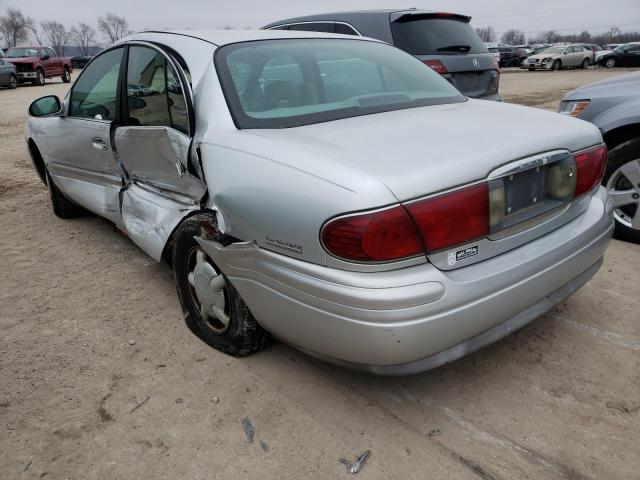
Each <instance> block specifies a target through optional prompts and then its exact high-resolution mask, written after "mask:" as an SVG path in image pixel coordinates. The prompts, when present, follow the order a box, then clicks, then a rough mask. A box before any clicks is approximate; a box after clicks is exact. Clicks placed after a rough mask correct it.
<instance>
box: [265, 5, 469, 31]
mask: <svg viewBox="0 0 640 480" xmlns="http://www.w3.org/2000/svg"><path fill="white" fill-rule="evenodd" d="M394 14H395V15H394ZM424 14H427V15H429V14H434V15H451V16H456V17H460V18H463V19H465V20H466V21H469V20H471V17H469V16H467V15H463V14H459V13H453V12H443V11H442V10H423V9H417V8H387V9H380V10H344V11H340V12H323V13H314V14H311V15H301V16H298V17H291V18H282V19H279V20H277V21H275V22H269V23H268V24H267V25H265V26H264V27H262V28H271V27H275V26H278V25H285V24H288V23H299V22H306V21H314V22H321V21H327V22H330V21H340V20H344V19H346V18H351V19H353V18H354V17H357V16H361V17H376V16H386V17H390V18H391V20H392V21H395V20H397V19H398V18H401V17H404V16H405V15H424Z"/></svg>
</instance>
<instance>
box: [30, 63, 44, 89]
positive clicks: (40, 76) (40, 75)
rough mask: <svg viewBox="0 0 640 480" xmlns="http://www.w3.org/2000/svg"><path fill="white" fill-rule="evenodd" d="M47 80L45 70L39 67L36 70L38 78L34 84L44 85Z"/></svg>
mask: <svg viewBox="0 0 640 480" xmlns="http://www.w3.org/2000/svg"><path fill="white" fill-rule="evenodd" d="M45 82H46V80H45V78H44V70H42V69H40V68H39V69H38V70H36V79H35V80H34V82H33V83H34V85H37V86H39V87H42V86H43V85H44V84H45Z"/></svg>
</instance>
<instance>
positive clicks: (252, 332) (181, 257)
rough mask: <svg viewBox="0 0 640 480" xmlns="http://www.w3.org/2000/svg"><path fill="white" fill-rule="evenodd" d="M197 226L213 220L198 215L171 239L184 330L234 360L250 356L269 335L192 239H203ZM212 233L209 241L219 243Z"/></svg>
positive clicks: (183, 224) (175, 279)
mask: <svg viewBox="0 0 640 480" xmlns="http://www.w3.org/2000/svg"><path fill="white" fill-rule="evenodd" d="M202 222H206V223H207V224H209V225H215V219H214V218H213V217H212V216H210V215H206V214H197V215H194V216H193V217H190V218H188V219H187V220H185V221H184V222H183V223H182V224H181V225H180V226H179V227H178V229H177V230H176V233H175V235H174V249H173V262H172V263H173V275H174V282H175V285H176V290H177V292H178V298H179V300H180V304H181V306H182V314H183V316H184V319H185V322H186V324H187V326H188V327H189V329H190V330H191V331H192V332H193V333H195V334H196V335H197V336H198V337H199V338H200V339H201V340H203V341H204V342H205V343H207V344H208V345H210V346H212V347H213V348H215V349H217V350H220V351H222V352H224V353H227V354H229V355H233V356H234V357H244V356H246V355H250V354H252V353H255V352H257V351H259V350H261V349H262V348H264V347H265V346H266V345H267V343H268V341H269V338H270V337H269V334H268V333H267V332H266V331H265V330H263V329H262V327H261V326H260V325H258V322H256V319H255V318H254V317H253V315H252V314H251V312H250V311H249V308H248V307H247V304H246V303H244V301H243V300H242V298H241V297H240V294H239V293H238V291H237V290H236V289H235V288H234V287H233V285H232V284H231V283H230V282H229V281H228V280H227V278H226V276H225V275H224V274H223V273H222V272H221V271H220V269H219V268H218V267H217V266H216V264H215V263H214V262H213V261H212V260H211V259H210V258H209V257H208V256H207V254H206V253H205V252H204V251H203V250H202V248H201V247H200V245H199V244H198V242H197V241H196V239H195V237H198V236H202V235H203V233H202V226H201V224H202ZM213 230H214V233H213V236H214V240H215V241H218V242H220V243H224V236H223V235H222V234H221V233H220V232H219V231H218V229H217V228H215V227H214V229H213ZM210 235H211V234H209V236H210Z"/></svg>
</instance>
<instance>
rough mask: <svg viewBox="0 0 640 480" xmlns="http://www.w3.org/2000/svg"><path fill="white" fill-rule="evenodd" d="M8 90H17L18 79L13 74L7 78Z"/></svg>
mask: <svg viewBox="0 0 640 480" xmlns="http://www.w3.org/2000/svg"><path fill="white" fill-rule="evenodd" d="M9 88H11V89H14V88H18V79H17V78H16V76H15V75H14V74H11V76H10V77H9Z"/></svg>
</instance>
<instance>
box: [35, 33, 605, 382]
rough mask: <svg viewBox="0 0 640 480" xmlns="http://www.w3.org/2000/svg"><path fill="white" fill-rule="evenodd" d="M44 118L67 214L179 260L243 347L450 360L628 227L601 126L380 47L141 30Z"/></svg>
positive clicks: (214, 326) (483, 341)
mask: <svg viewBox="0 0 640 480" xmlns="http://www.w3.org/2000/svg"><path fill="white" fill-rule="evenodd" d="M129 84H131V85H136V86H139V85H144V86H146V87H147V88H148V89H149V90H151V91H154V92H156V93H154V94H152V95H148V96H144V97H130V96H129V95H128V88H127V87H128V85H129ZM191 84H193V85H194V86H197V90H196V91H194V90H193V89H192V87H191ZM178 85H179V87H178ZM212 105H215V108H211V106H212ZM29 112H30V115H31V117H30V119H29V122H28V125H27V129H26V140H27V145H28V148H29V152H30V154H31V158H32V160H33V163H34V166H35V169H36V171H37V173H38V175H39V176H40V178H41V179H42V181H43V182H45V183H46V184H47V185H48V187H49V190H50V197H51V201H52V205H53V211H54V213H55V214H56V215H58V216H60V217H62V218H68V217H71V216H74V215H77V214H79V213H81V209H80V207H83V208H86V209H88V210H90V211H93V212H94V213H96V214H98V215H102V216H104V217H105V218H107V219H109V220H110V221H112V222H114V223H115V224H116V225H117V226H118V228H120V229H122V230H123V231H124V232H126V234H127V235H128V237H129V238H130V239H131V240H132V241H133V242H135V243H136V244H137V245H138V246H139V247H140V248H141V249H142V250H143V251H144V252H146V253H147V254H149V255H150V256H151V257H152V258H154V259H155V260H157V261H160V260H161V259H163V258H164V259H169V261H170V263H171V264H172V265H173V272H174V280H175V284H176V289H177V291H178V297H179V299H180V302H181V305H182V311H183V318H184V319H185V320H186V322H187V324H188V326H189V327H190V328H191V329H192V331H193V332H194V333H195V334H196V335H198V336H199V337H200V338H201V339H202V340H203V341H205V342H206V343H208V344H209V345H211V346H212V347H214V348H217V349H219V350H221V351H223V352H226V353H228V354H231V355H235V356H242V355H248V354H250V353H253V352H256V351H258V350H260V349H261V348H263V347H264V346H265V345H266V344H267V341H268V338H269V335H268V333H267V332H270V333H271V334H273V336H275V337H277V338H279V339H282V340H283V341H285V342H288V343H290V344H292V345H294V346H295V347H297V348H299V349H301V350H303V351H305V352H309V353H312V354H313V355H316V356H319V357H321V358H324V359H328V360H330V361H332V362H335V363H337V364H340V365H346V366H351V367H357V368H362V369H366V370H368V371H372V372H375V373H387V374H409V373H415V372H419V371H422V370H425V369H429V368H434V367H437V366H439V365H442V364H444V363H447V362H450V361H452V360H455V359H457V358H459V357H461V356H462V355H465V354H467V353H469V352H472V351H474V350H477V349H479V348H481V347H482V346H484V345H487V344H489V343H492V342H495V341H496V340H498V339H499V338H501V337H503V336H505V335H507V334H508V333H510V332H512V331H514V330H517V329H518V328H520V327H522V326H523V325H525V324H527V323H528V322H530V321H532V320H533V319H535V318H536V317H538V316H540V315H542V314H543V313H544V312H546V311H548V310H549V309H551V308H553V306H554V305H556V304H557V303H559V302H562V301H563V300H564V299H565V298H566V297H567V296H569V295H571V294H572V293H573V292H575V291H576V290H577V289H578V288H580V287H581V286H582V285H583V284H584V283H585V282H587V281H588V280H589V279H590V278H591V276H592V275H594V274H595V272H596V271H597V270H598V269H599V267H600V266H601V264H602V259H603V253H604V251H605V249H606V246H607V244H608V242H609V238H610V235H611V232H612V230H613V217H612V213H611V208H610V200H609V197H608V196H607V193H606V191H605V189H604V188H602V187H601V186H600V180H601V175H602V170H603V167H604V165H605V163H606V148H605V146H604V145H603V143H602V136H601V134H600V131H599V130H598V128H596V127H595V126H593V125H590V124H588V123H587V122H580V121H577V120H575V119H573V118H567V117H563V116H562V115H557V114H556V113H553V112H547V111H544V110H541V109H535V108H528V107H522V106H518V105H513V104H507V103H502V102H487V101H480V100H474V99H469V98H467V97H466V96H464V95H462V94H461V93H460V92H459V91H458V90H457V89H456V88H454V87H453V86H452V85H451V84H450V83H449V82H447V81H446V80H445V79H444V78H442V76H440V75H438V74H436V73H435V72H434V71H433V70H431V69H429V68H425V66H424V64H422V63H421V62H420V61H418V60H417V59H416V58H415V57H413V56H411V55H408V54H406V53H405V52H402V51H401V50H399V49H397V48H394V47H392V46H390V45H388V44H386V43H384V42H381V41H378V40H372V39H366V38H363V37H357V36H352V37H345V36H342V35H331V34H324V33H315V32H301V31H278V30H274V31H264V30H263V31H245V30H222V31H195V30H188V31H183V32H147V33H144V32H143V33H138V34H135V35H133V36H130V37H128V38H127V39H126V40H125V41H121V42H119V43H117V44H116V45H114V46H112V47H110V48H108V49H107V50H105V51H103V52H102V53H100V54H99V55H98V56H97V57H96V58H95V59H94V60H93V61H92V62H91V63H90V64H89V65H87V67H86V68H85V69H84V70H83V71H82V73H80V75H79V77H78V79H77V80H76V82H75V84H74V85H73V87H72V88H71V89H70V91H69V93H68V94H67V97H66V98H65V99H64V100H63V101H61V100H60V99H58V98H57V97H54V96H46V97H43V98H40V99H38V100H36V101H35V102H33V103H32V104H31V106H30V107H29ZM495 132H500V133H501V139H500V141H499V142H496V141H494V139H495ZM115 152H117V156H116V155H115ZM285 186H286V187H285ZM523 193H524V194H523ZM30 208H34V206H33V205H30Z"/></svg>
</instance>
